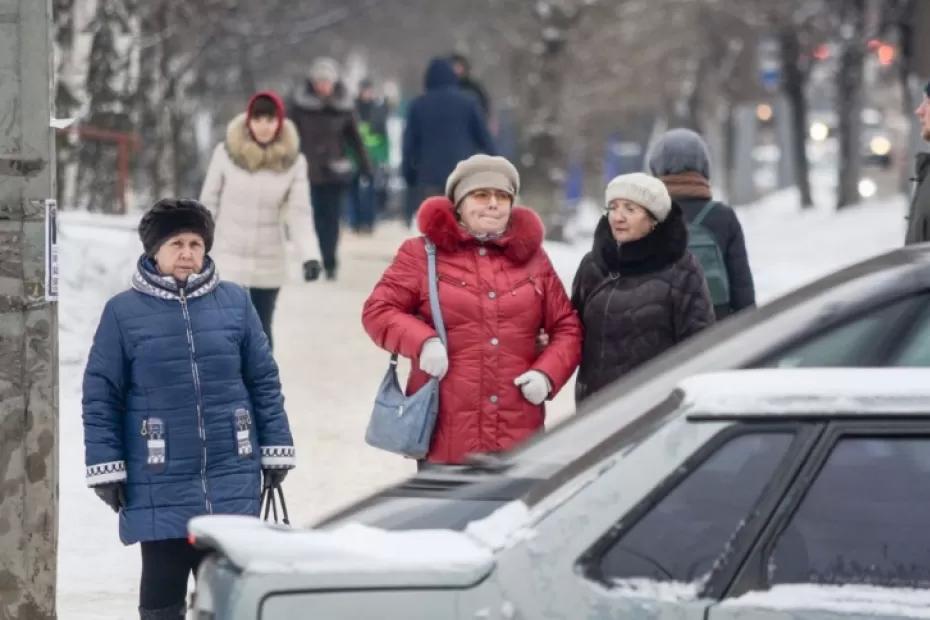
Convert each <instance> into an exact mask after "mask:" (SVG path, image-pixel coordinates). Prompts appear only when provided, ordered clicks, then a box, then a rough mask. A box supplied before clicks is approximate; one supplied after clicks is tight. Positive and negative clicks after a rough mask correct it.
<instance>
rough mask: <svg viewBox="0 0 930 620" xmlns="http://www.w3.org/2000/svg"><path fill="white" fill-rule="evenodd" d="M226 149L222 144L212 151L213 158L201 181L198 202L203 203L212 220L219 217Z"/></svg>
mask: <svg viewBox="0 0 930 620" xmlns="http://www.w3.org/2000/svg"><path fill="white" fill-rule="evenodd" d="M226 160H227V156H226V147H225V146H223V145H222V144H219V145H217V147H216V148H215V149H213V156H212V157H211V158H210V165H209V166H207V174H206V176H205V177H204V179H203V187H202V188H201V189H200V202H202V203H203V206H205V207H206V208H207V209H209V211H210V213H212V214H213V218H214V219H216V217H217V216H218V215H219V210H220V195H221V194H222V193H223V169H224V168H225V166H226Z"/></svg>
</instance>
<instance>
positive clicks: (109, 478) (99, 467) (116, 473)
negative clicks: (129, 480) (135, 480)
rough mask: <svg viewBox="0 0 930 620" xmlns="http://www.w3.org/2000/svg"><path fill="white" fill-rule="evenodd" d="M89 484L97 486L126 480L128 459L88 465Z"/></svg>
mask: <svg viewBox="0 0 930 620" xmlns="http://www.w3.org/2000/svg"><path fill="white" fill-rule="evenodd" d="M86 475H87V486H89V487H95V486H99V485H101V484H108V483H110V482H123V481H124V480H126V461H111V462H109V463H97V464H96V465H90V466H88V467H87V474H86Z"/></svg>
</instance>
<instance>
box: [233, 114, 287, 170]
mask: <svg viewBox="0 0 930 620" xmlns="http://www.w3.org/2000/svg"><path fill="white" fill-rule="evenodd" d="M226 152H227V153H228V154H229V159H231V160H232V162H233V163H234V164H236V165H237V166H239V167H240V168H243V169H244V170H248V171H249V172H256V171H258V170H273V171H274V172H284V171H285V170H288V169H289V168H290V167H291V166H293V165H294V162H295V161H297V157H298V156H299V155H300V137H299V136H298V135H297V128H296V127H295V126H294V123H293V122H291V120H290V119H287V118H285V119H284V122H283V124H282V126H281V133H280V134H278V137H277V138H275V139H274V141H273V142H272V143H271V144H268V145H267V146H262V145H261V144H259V143H258V142H256V141H255V139H254V138H253V137H252V134H250V133H249V129H248V127H247V126H246V114H245V113H244V112H243V113H242V114H239V115H238V116H236V117H235V118H234V119H232V120H231V121H230V122H229V125H228V126H227V127H226Z"/></svg>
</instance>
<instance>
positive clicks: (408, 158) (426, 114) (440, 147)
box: [402, 58, 495, 226]
mask: <svg viewBox="0 0 930 620" xmlns="http://www.w3.org/2000/svg"><path fill="white" fill-rule="evenodd" d="M424 85H425V87H426V92H425V93H423V94H422V95H420V96H419V97H417V98H416V99H414V100H413V102H411V104H410V108H409V110H408V111H407V125H406V127H405V128H404V145H403V164H402V169H403V174H404V180H405V181H406V182H407V191H408V198H407V213H406V221H407V225H408V226H409V225H411V223H412V221H413V216H414V214H415V213H416V210H417V208H418V207H419V206H420V203H422V202H423V201H424V200H425V199H426V198H428V197H429V196H441V195H443V193H445V192H444V187H445V183H446V179H447V178H448V177H449V175H450V174H452V170H453V169H454V168H455V166H456V164H457V163H458V162H460V161H462V160H464V159H467V158H468V157H470V156H472V155H474V154H475V153H485V154H490V155H493V154H494V153H495V147H494V141H493V140H492V138H491V134H490V133H489V132H488V126H487V123H486V121H485V118H484V114H483V113H482V112H481V108H480V106H479V105H478V102H477V101H476V99H475V98H474V97H473V96H472V95H470V94H468V93H466V92H464V91H463V90H462V89H461V88H460V87H459V80H458V78H457V77H456V75H455V71H453V70H452V66H451V65H450V64H449V62H448V60H446V59H445V58H434V59H433V60H432V61H430V63H429V67H428V68H427V69H426V75H425V77H424Z"/></svg>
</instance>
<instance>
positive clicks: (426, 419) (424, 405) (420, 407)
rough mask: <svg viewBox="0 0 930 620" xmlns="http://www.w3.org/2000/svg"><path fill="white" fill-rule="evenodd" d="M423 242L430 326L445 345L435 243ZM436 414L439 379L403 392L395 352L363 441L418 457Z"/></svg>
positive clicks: (424, 450)
mask: <svg viewBox="0 0 930 620" xmlns="http://www.w3.org/2000/svg"><path fill="white" fill-rule="evenodd" d="M423 241H424V243H425V245H426V259H427V273H428V275H427V279H428V280H429V305H430V311H431V312H432V314H433V325H434V327H435V328H436V333H437V334H439V339H440V340H441V341H442V343H443V344H444V345H445V344H446V328H445V324H444V323H443V321H442V312H441V311H440V309H439V290H438V288H437V282H436V246H435V245H433V242H432V241H430V240H429V239H427V238H426V237H424V238H423ZM438 413H439V380H438V379H436V378H435V377H431V378H430V380H429V382H427V384H426V385H424V386H423V387H421V388H420V389H419V390H417V392H416V393H415V394H411V395H410V396H406V395H404V391H403V389H401V387H400V383H399V382H398V381H397V354H396V353H395V354H393V355H392V356H391V363H390V365H389V366H388V370H387V373H385V375H384V379H382V380H381V386H380V387H379V388H378V395H377V396H376V397H375V406H374V408H373V409H372V411H371V419H370V420H369V421H368V429H367V430H366V431H365V441H366V442H367V443H368V444H369V445H372V446H374V447H376V448H381V449H382V450H387V451H388V452H395V453H397V454H401V455H403V456H408V457H410V458H415V459H422V458H423V457H425V456H426V453H427V452H429V444H430V439H431V438H432V436H433V427H434V426H435V425H436V416H437V414H438Z"/></svg>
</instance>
